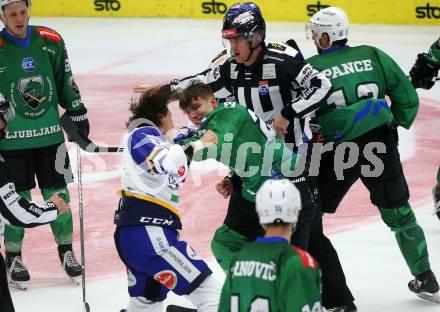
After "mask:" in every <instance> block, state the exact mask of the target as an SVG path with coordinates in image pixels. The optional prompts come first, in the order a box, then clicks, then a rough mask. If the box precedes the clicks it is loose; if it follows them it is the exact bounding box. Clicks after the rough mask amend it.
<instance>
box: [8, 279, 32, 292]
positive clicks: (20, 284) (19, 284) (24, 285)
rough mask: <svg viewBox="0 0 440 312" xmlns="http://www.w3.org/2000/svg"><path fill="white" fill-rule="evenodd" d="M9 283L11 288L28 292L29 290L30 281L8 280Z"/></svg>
mask: <svg viewBox="0 0 440 312" xmlns="http://www.w3.org/2000/svg"><path fill="white" fill-rule="evenodd" d="M8 283H9V285H10V286H11V287H14V288H16V289H19V290H27V289H28V281H14V280H11V279H9V278H8Z"/></svg>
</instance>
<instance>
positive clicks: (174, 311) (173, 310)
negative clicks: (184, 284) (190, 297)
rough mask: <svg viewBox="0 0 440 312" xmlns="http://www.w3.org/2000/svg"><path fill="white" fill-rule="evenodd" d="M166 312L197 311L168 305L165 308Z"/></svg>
mask: <svg viewBox="0 0 440 312" xmlns="http://www.w3.org/2000/svg"><path fill="white" fill-rule="evenodd" d="M166 311H167V312H197V309H191V308H186V307H181V306H178V305H174V304H170V305H168V306H167V309H166Z"/></svg>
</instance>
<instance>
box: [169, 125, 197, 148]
mask: <svg viewBox="0 0 440 312" xmlns="http://www.w3.org/2000/svg"><path fill="white" fill-rule="evenodd" d="M196 134H197V130H196V129H193V128H190V127H186V126H185V127H182V128H180V130H179V132H177V135H176V137H175V138H174V139H173V141H174V143H176V144H178V143H180V142H182V141H183V140H185V139H189V138H192V137H193V136H195V135H196Z"/></svg>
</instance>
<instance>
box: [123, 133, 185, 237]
mask: <svg viewBox="0 0 440 312" xmlns="http://www.w3.org/2000/svg"><path fill="white" fill-rule="evenodd" d="M122 166H123V171H122V190H121V191H120V193H121V200H120V204H119V209H118V211H117V213H116V216H115V224H117V225H118V226H136V225H157V226H163V227H169V228H175V229H181V227H182V224H181V222H180V211H179V209H178V204H179V192H178V188H179V187H180V185H181V184H182V183H183V181H184V180H185V178H186V176H187V173H188V165H187V160H186V156H185V154H184V152H183V150H182V148H181V147H180V146H178V145H173V144H170V143H169V142H168V141H167V139H166V138H165V137H164V136H163V135H162V134H161V133H160V131H159V130H158V129H156V128H153V127H141V128H137V129H135V130H133V131H132V132H131V133H129V134H128V135H127V136H126V139H125V146H124V153H123V156H122Z"/></svg>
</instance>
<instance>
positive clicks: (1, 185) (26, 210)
mask: <svg viewBox="0 0 440 312" xmlns="http://www.w3.org/2000/svg"><path fill="white" fill-rule="evenodd" d="M5 166H6V164H5V161H4V159H3V157H2V156H1V155H0V234H3V230H4V224H5V223H6V224H12V225H17V226H21V227H35V226H38V225H42V224H45V223H49V222H52V221H53V220H55V219H56V217H57V215H58V210H57V207H56V206H55V204H54V203H52V202H48V201H47V202H44V203H43V204H42V205H37V204H35V203H33V202H29V201H28V200H26V199H25V198H23V197H21V196H20V195H18V194H17V192H16V191H15V186H14V183H12V182H11V181H10V180H9V179H8V177H7V174H6V171H5V169H4V167H5Z"/></svg>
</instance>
